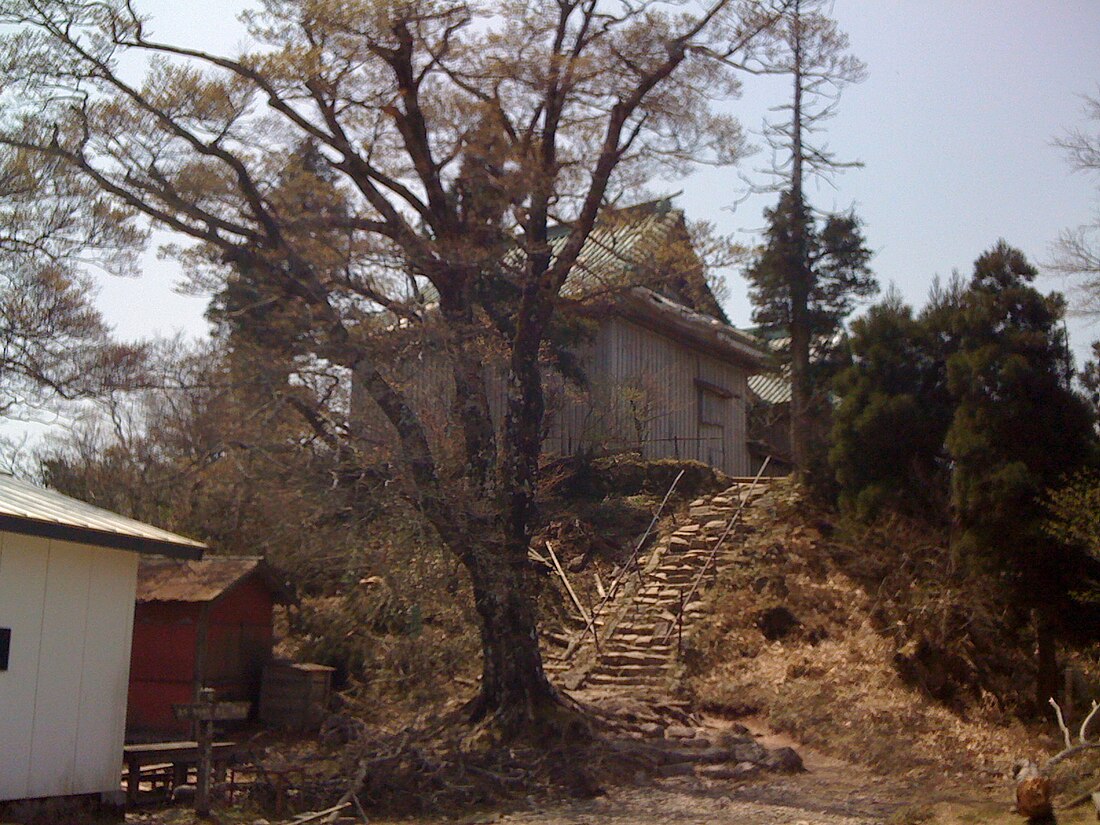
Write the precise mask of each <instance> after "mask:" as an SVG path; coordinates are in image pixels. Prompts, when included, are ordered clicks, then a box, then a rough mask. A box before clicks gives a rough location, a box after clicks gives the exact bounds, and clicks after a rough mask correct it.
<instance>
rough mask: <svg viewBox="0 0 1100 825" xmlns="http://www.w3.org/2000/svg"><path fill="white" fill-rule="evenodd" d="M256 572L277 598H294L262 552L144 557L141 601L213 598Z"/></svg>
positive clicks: (139, 589) (139, 591)
mask: <svg viewBox="0 0 1100 825" xmlns="http://www.w3.org/2000/svg"><path fill="white" fill-rule="evenodd" d="M252 575H259V576H261V577H262V578H263V580H264V582H265V583H266V584H267V585H268V587H269V589H270V590H271V592H272V594H273V595H274V596H275V600H276V601H278V602H282V603H284V604H285V603H287V602H289V601H291V596H290V592H289V590H288V589H287V588H286V587H285V585H283V583H282V582H280V581H279V580H278V579H277V577H276V576H275V573H274V571H273V570H272V569H271V566H270V565H268V564H267V562H265V561H264V560H263V558H262V557H260V556H207V557H206V558H204V559H202V560H200V561H177V560H175V559H142V560H141V564H140V565H138V582H137V601H138V603H139V604H141V603H144V602H212V601H216V600H217V599H219V598H221V597H222V596H224V595H225V594H226V593H228V592H229V591H230V590H232V589H233V588H234V587H236V586H237V585H238V584H240V583H241V582H243V581H244V580H245V579H247V578H248V577H250V576H252Z"/></svg>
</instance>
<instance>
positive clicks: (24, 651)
mask: <svg viewBox="0 0 1100 825" xmlns="http://www.w3.org/2000/svg"><path fill="white" fill-rule="evenodd" d="M202 550H203V545H202V544H200V543H199V542H196V541H192V540H191V539H187V538H184V537H183V536H178V535H176V534H174V533H169V532H167V531H165V530H160V529H157V528H155V527H151V526H149V525H147V524H142V523H141V522H138V521H134V520H133V519H128V518H124V517H122V516H119V515H117V514H115V513H111V512H108V511H107V510H102V509H100V508H98V507H93V506H91V505H88V504H85V503H83V502H80V501H77V500H76V499H72V498H69V497H68V496H64V495H61V494H59V493H56V492H53V491H50V490H44V489H41V488H39V487H35V486H34V485H32V484H28V483H26V482H23V481H19V480H17V479H15V478H13V477H11V476H7V475H0V807H3V804H4V803H5V802H8V801H11V800H24V799H40V798H43V797H68V796H78V795H86V794H98V795H101V796H102V795H104V794H117V792H118V789H119V774H120V770H121V765H122V745H123V736H124V731H125V726H126V690H127V683H128V680H129V670H130V639H131V631H132V629H133V620H134V592H135V586H136V580H137V566H138V554H139V553H156V554H162V555H169V556H177V557H184V558H200V557H201V556H202ZM0 818H2V817H0Z"/></svg>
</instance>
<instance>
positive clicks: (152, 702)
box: [126, 576, 272, 736]
mask: <svg viewBox="0 0 1100 825" xmlns="http://www.w3.org/2000/svg"><path fill="white" fill-rule="evenodd" d="M200 608H201V605H200V604H197V603H194V602H147V603H144V604H139V605H137V607H136V609H135V611H134V642H133V649H132V652H131V655H130V689H129V698H128V706H127V715H126V729H127V732H128V733H129V734H131V735H132V734H151V733H156V734H171V735H175V736H186V735H188V734H189V732H190V725H189V723H187V722H179V721H177V720H176V718H175V715H174V714H173V712H172V704H173V703H176V702H190V701H192V699H193V696H192V690H193V680H194V678H195V655H196V641H197V634H196V629H197V626H198V621H199V614H200ZM271 621H272V597H271V592H270V591H269V590H268V588H267V586H266V585H265V584H264V583H263V581H262V579H261V578H260V577H259V576H252V577H250V578H249V579H248V580H246V581H244V582H242V583H241V584H239V585H237V586H236V587H234V588H233V589H232V590H230V591H229V592H228V593H226V594H224V595H223V596H222V597H221V598H220V599H219V600H218V601H216V602H215V603H214V605H213V607H212V608H211V610H210V626H209V633H208V635H207V659H206V671H205V686H206V687H212V688H214V689H215V690H216V691H217V696H218V698H220V699H239V700H248V701H251V702H253V703H255V702H257V701H259V697H260V677H261V675H262V672H263V666H264V664H265V663H266V662H267V660H268V659H269V658H270V657H271V644H272V629H271Z"/></svg>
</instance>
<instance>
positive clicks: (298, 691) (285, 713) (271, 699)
mask: <svg viewBox="0 0 1100 825" xmlns="http://www.w3.org/2000/svg"><path fill="white" fill-rule="evenodd" d="M332 673H333V668H331V667H326V666H325V665H313V664H292V663H288V662H271V663H270V664H268V665H267V666H266V667H265V668H264V676H263V683H262V685H261V687H260V721H261V722H263V723H264V724H265V725H269V726H271V727H276V728H286V729H288V730H316V729H317V727H319V726H320V724H321V722H322V720H324V718H325V714H326V713H327V712H328V702H329V697H330V696H331V693H332Z"/></svg>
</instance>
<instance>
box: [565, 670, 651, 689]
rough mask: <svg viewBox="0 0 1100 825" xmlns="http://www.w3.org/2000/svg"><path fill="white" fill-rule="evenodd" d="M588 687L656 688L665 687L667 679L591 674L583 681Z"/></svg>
mask: <svg viewBox="0 0 1100 825" xmlns="http://www.w3.org/2000/svg"><path fill="white" fill-rule="evenodd" d="M584 681H585V684H588V685H615V686H617V687H623V688H628V687H657V686H659V685H667V684H668V683H669V677H667V676H661V677H652V676H651V677H642V676H612V675H610V674H607V673H593V674H591V675H590V676H589V677H588V678H587V679H585V680H584Z"/></svg>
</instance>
